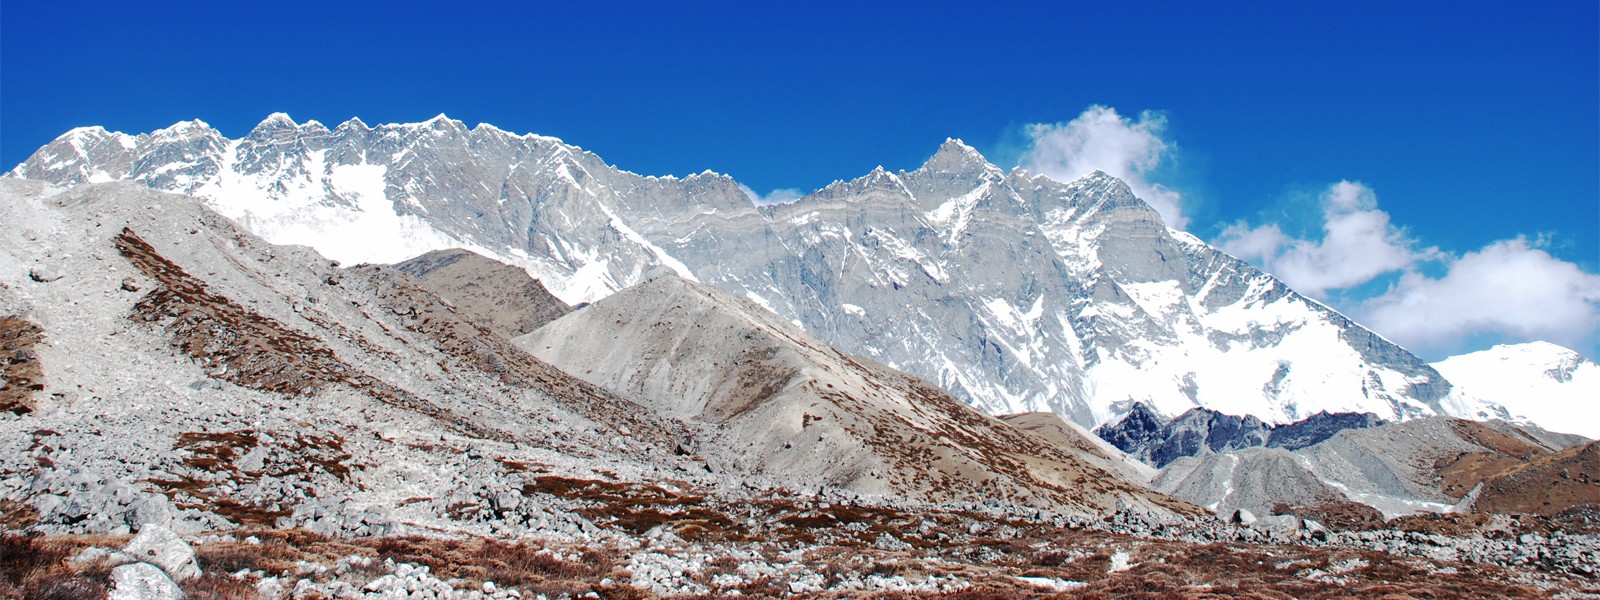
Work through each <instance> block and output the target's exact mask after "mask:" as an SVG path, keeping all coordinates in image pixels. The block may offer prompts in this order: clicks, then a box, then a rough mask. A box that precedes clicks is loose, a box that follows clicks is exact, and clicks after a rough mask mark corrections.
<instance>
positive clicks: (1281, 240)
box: [1217, 181, 1440, 298]
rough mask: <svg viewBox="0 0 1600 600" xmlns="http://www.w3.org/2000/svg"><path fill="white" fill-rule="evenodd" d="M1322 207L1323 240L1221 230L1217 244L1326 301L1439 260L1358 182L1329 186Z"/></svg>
mask: <svg viewBox="0 0 1600 600" xmlns="http://www.w3.org/2000/svg"><path fill="white" fill-rule="evenodd" d="M1320 201H1321V203H1322V217H1323V225H1322V239H1320V240H1301V239H1294V238H1291V237H1290V236H1288V235H1287V234H1285V233H1283V231H1282V230H1281V229H1280V228H1279V227H1278V226H1277V225H1272V224H1269V225H1264V226H1260V227H1255V228H1251V227H1249V226H1246V225H1244V224H1242V223H1241V224H1235V225H1232V226H1229V227H1228V228H1227V229H1225V230H1223V232H1222V236H1221V238H1220V239H1219V240H1218V242H1217V245H1218V246H1220V247H1221V248H1222V249H1223V250H1224V251H1226V252H1228V253H1230V254H1233V255H1235V256H1238V257H1240V258H1243V259H1245V260H1248V261H1251V262H1253V263H1255V264H1256V265H1258V266H1260V267H1261V268H1263V269H1265V270H1266V271H1268V272H1270V273H1272V274H1273V275H1275V276H1277V277H1278V279H1281V280H1283V282H1284V283H1287V284H1289V287H1291V288H1294V289H1295V291H1298V292H1300V293H1303V294H1307V295H1310V296H1314V297H1318V298H1321V297H1325V296H1326V294H1327V293H1328V291H1329V290H1337V289H1345V288H1349V287H1353V286H1358V285H1361V284H1363V283H1366V282H1368V281H1371V280H1372V279H1373V278H1376V277H1378V276H1380V275H1383V274H1386V273H1393V272H1396V271H1403V270H1409V269H1411V268H1412V267H1413V266H1414V265H1416V264H1417V263H1418V262H1421V261H1423V260H1428V259H1433V258H1438V257H1439V256H1440V254H1439V251H1438V250H1436V249H1434V248H1425V249H1419V248H1417V243H1416V242H1415V241H1414V240H1412V239H1410V238H1409V237H1407V236H1406V233H1405V232H1404V231H1403V230H1401V229H1399V228H1397V227H1395V226H1394V225H1392V224H1391V223H1390V222H1389V214H1388V213H1386V212H1383V211H1381V210H1378V198H1377V196H1375V195H1373V193H1372V190H1370V189H1368V188H1367V187H1366V186H1364V185H1362V184H1360V183H1354V182H1349V181H1341V182H1339V183H1336V184H1334V185H1332V186H1330V187H1329V188H1328V190H1327V192H1325V193H1323V194H1322V196H1321V199H1320Z"/></svg>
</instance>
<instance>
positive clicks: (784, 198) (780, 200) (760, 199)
mask: <svg viewBox="0 0 1600 600" xmlns="http://www.w3.org/2000/svg"><path fill="white" fill-rule="evenodd" d="M739 189H741V190H744V195H746V196H749V197H750V201H751V202H753V203H755V205H756V206H765V205H768V204H788V203H790V202H794V201H795V200H799V199H800V198H802V197H804V196H805V193H803V192H801V191H800V190H798V189H795V188H779V189H775V190H772V191H770V192H767V194H766V195H764V196H763V195H761V194H758V193H756V191H755V190H754V189H751V188H750V186H748V185H744V184H742V183H741V184H739Z"/></svg>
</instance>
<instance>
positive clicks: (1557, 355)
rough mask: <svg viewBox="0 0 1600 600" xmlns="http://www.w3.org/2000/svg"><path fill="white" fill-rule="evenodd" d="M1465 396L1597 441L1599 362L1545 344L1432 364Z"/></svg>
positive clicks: (1599, 428)
mask: <svg viewBox="0 0 1600 600" xmlns="http://www.w3.org/2000/svg"><path fill="white" fill-rule="evenodd" d="M1433 366H1434V368H1436V369H1438V370H1439V372H1440V373H1443V374H1444V375H1445V376H1446V377H1449V378H1450V381H1452V382H1454V383H1456V384H1458V385H1460V386H1461V393H1462V394H1463V395H1465V396H1469V397H1476V398H1481V399H1483V400H1485V401H1488V402H1492V403H1495V404H1498V405H1501V406H1504V407H1506V408H1507V410H1510V411H1511V412H1512V413H1513V414H1515V415H1516V416H1518V417H1521V418H1525V419H1527V420H1528V421H1530V422H1532V423H1535V424H1537V425H1539V426H1540V427H1543V428H1545V429H1549V430H1551V431H1561V432H1566V433H1575V434H1578V435H1582V436H1584V437H1587V438H1589V439H1596V438H1600V364H1596V363H1595V362H1594V361H1592V360H1589V359H1587V358H1584V357H1583V356H1582V355H1580V354H1578V353H1577V352H1573V351H1571V350H1568V349H1566V348H1562V347H1560V346H1557V345H1555V344H1550V343H1546V342H1530V343H1526V344H1507V345H1500V346H1495V347H1493V348H1490V349H1488V350H1483V351H1480V352H1473V353H1471V354H1463V355H1461V356H1454V357H1451V358H1448V359H1445V360H1443V361H1440V362H1437V363H1434V364H1433Z"/></svg>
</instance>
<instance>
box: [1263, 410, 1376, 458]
mask: <svg viewBox="0 0 1600 600" xmlns="http://www.w3.org/2000/svg"><path fill="white" fill-rule="evenodd" d="M1383 424H1384V421H1383V419H1379V418H1378V416H1377V415H1374V414H1371V413H1326V412H1319V413H1317V414H1314V415H1311V416H1310V417H1306V419H1305V420H1303V421H1296V422H1294V423H1289V424H1287V425H1278V426H1276V427H1273V428H1272V435H1271V437H1269V438H1267V445H1268V446H1270V447H1273V448H1283V449H1284V450H1299V449H1301V448H1304V447H1306V446H1310V445H1312V444H1316V443H1318V442H1321V441H1322V440H1325V439H1328V438H1330V437H1333V435H1334V434H1336V433H1339V432H1340V431H1344V430H1346V429H1364V428H1367V427H1377V426H1379V425H1383Z"/></svg>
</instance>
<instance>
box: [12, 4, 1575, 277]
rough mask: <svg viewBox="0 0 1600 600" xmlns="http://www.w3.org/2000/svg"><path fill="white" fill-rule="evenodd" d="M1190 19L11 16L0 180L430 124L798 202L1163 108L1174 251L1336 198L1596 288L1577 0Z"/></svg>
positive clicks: (547, 13) (686, 8)
mask: <svg viewBox="0 0 1600 600" xmlns="http://www.w3.org/2000/svg"><path fill="white" fill-rule="evenodd" d="M1206 4H1209V3H1196V2H1106V3H1094V4H1087V3H1069V2H1049V3H1036V4H1012V5H982V4H980V3H973V2H965V3H927V2H916V3H890V4H881V5H876V6H863V5H858V3H765V2H728V3H719V2H686V3H670V4H667V5H634V4H626V3H623V4H601V3H594V2H590V3H576V2H568V3H548V4H547V3H521V2H518V3H492V2H486V3H478V4H472V5H469V6H453V7H444V6H439V5H434V4H432V3H417V2H381V3H380V2H337V1H334V2H316V3H300V2H282V3H230V2H220V3H219V2H140V3H128V2H117V3H109V2H76V3H58V2H31V1H23V0H12V1H8V2H5V3H4V4H3V5H0V162H3V164H4V166H5V168H9V167H10V166H12V165H15V164H16V163H18V162H20V161H22V160H23V159H24V158H26V157H27V155H28V154H29V153H31V152H32V151H33V150H34V149H36V148H37V147H38V146H40V145H42V144H44V143H46V142H48V141H49V140H50V139H52V138H54V137H55V136H56V135H58V134H60V133H61V132H63V131H65V130H67V129H69V128H71V127H75V126H80V125H91V124H99V125H104V126H106V127H107V128H109V129H113V130H120V131H125V132H129V133H137V132H144V131H149V130H152V129H156V128H160V127H164V126H166V125H170V124H172V123H173V122H176V121H179V120H185V119H191V118H199V119H202V120H204V121H207V122H208V123H210V124H212V125H213V126H216V127H218V128H219V129H221V130H222V132H223V133H224V134H227V135H229V136H232V137H237V136H240V135H243V134H244V133H246V132H248V131H249V129H250V128H251V127H252V126H253V125H254V124H255V123H257V122H258V121H260V120H261V119H262V118H263V117H265V116H266V115H267V114H268V113H271V112H274V111H283V112H287V113H289V114H290V115H291V116H293V117H294V118H295V119H296V120H299V121H304V120H306V119H316V120H319V121H322V122H324V123H326V124H328V125H330V126H331V125H334V124H336V123H338V122H341V121H343V120H345V119H347V118H349V117H351V116H359V117H360V118H362V119H363V120H365V121H366V122H368V123H374V124H375V123H383V122H413V121H421V120H424V119H427V118H428V117H431V116H433V115H435V114H437V113H440V112H443V113H447V114H449V115H450V116H451V117H454V118H458V119H461V120H463V121H466V122H467V123H468V125H469V126H470V125H473V124H476V123H478V122H480V121H482V122H489V123H493V124H495V125H497V126H499V127H501V128H503V129H507V130H511V131H516V132H536V133H541V134H545V135H554V136H557V137H561V138H563V139H565V140H566V141H568V142H571V143H574V144H577V145H580V146H583V147H584V148H586V149H589V150H592V151H594V152H596V153H598V154H599V155H600V156H602V157H604V158H605V159H606V160H607V161H609V162H611V163H613V164H616V165H618V166H620V167H622V168H625V169H628V170H631V171H635V172H640V173H646V174H680V175H681V174H686V173H692V172H698V171H701V170H704V169H711V170H715V171H719V172H723V173H728V174H730V175H733V176H734V177H735V178H737V179H738V180H739V181H741V182H743V183H745V184H746V185H749V186H751V187H753V188H755V189H757V190H761V191H763V192H764V191H766V190H769V189H773V188H789V187H793V188H802V189H805V190H809V189H813V188H816V187H819V186H822V185H825V184H827V183H828V182H830V181H832V180H835V179H848V178H853V177H857V176H860V175H862V174H865V173H866V172H868V171H869V170H870V169H872V168H873V167H874V166H877V165H880V164H881V165H883V166H885V167H887V168H890V169H911V168H914V167H916V166H917V165H918V164H919V163H920V162H921V161H922V160H924V159H925V158H927V157H928V156H929V155H930V154H931V153H932V152H933V151H934V149H935V148H936V147H937V145H938V144H939V143H940V142H941V141H943V140H944V139H945V138H946V137H959V138H964V139H966V140H967V141H968V142H970V143H972V144H973V145H975V146H977V147H978V148H979V149H980V150H983V151H985V152H986V153H988V154H990V155H991V157H995V158H1000V159H1004V158H1005V157H1007V156H1011V155H1014V152H1015V148H1014V146H1012V144H1013V143H1014V142H1015V141H1016V140H1017V139H1019V138H1020V135H1019V131H1020V129H1021V127H1022V126H1023V125H1024V124H1026V123H1034V122H1058V121H1066V120H1070V119H1072V118H1073V117H1075V116H1077V115H1078V114H1079V113H1080V112H1081V111H1082V110H1084V108H1086V107H1087V106H1089V105H1091V104H1103V105H1108V106H1112V107H1115V108H1117V109H1118V110H1120V111H1121V112H1122V113H1123V114H1124V115H1133V114H1136V113H1138V112H1139V111H1141V110H1145V109H1153V110H1159V111H1164V112H1165V114H1166V116H1167V118H1168V122H1169V127H1168V129H1167V134H1166V137H1167V138H1168V139H1169V140H1173V141H1175V142H1176V144H1177V145H1178V146H1179V148H1180V152H1179V153H1178V154H1177V155H1176V161H1177V162H1175V163H1173V164H1169V165H1168V168H1167V169H1166V170H1165V171H1164V173H1163V174H1164V175H1165V179H1164V182H1165V183H1167V184H1168V185H1170V186H1172V187H1175V188H1177V189H1179V190H1181V191H1183V192H1184V193H1185V196H1186V198H1188V203H1189V208H1188V210H1187V212H1188V213H1189V214H1191V215H1192V216H1193V217H1194V223H1193V224H1192V225H1191V227H1190V229H1191V231H1194V232H1195V233H1197V234H1198V235H1200V236H1201V237H1206V238H1210V237H1213V236H1214V235H1215V234H1216V233H1217V231H1219V230H1220V227H1221V226H1222V225H1223V224H1225V223H1229V222H1234V221H1237V220H1239V219H1245V218H1249V219H1257V220H1259V219H1261V218H1262V217H1263V215H1269V216H1271V218H1273V219H1274V220H1285V219H1286V220H1287V222H1290V223H1291V224H1292V223H1293V222H1294V219H1295V218H1297V217H1300V216H1304V215H1302V214H1299V213H1303V212H1305V211H1306V210H1307V208H1306V207H1305V206H1303V205H1295V204H1293V203H1292V202H1291V200H1292V199H1293V198H1295V197H1303V196H1304V194H1303V193H1302V194H1297V193H1298V192H1304V191H1305V190H1314V189H1321V188H1324V187H1326V186H1327V185H1328V184H1330V183H1333V182H1335V181H1338V180H1340V179H1351V180H1359V181H1361V182H1364V183H1366V184H1367V185H1369V186H1371V187H1372V188H1373V189H1374V190H1375V191H1376V192H1377V194H1378V197H1379V200H1380V202H1381V204H1382V207H1383V208H1385V209H1386V210H1388V211H1389V212H1390V213H1391V214H1392V215H1393V218H1394V221H1395V222H1396V223H1398V224H1400V225H1403V226H1405V227H1407V228H1409V230H1410V231H1411V233H1412V234H1413V235H1414V236H1416V237H1417V238H1419V239H1420V240H1422V241H1423V242H1424V243H1426V244H1429V245H1438V246H1440V247H1441V248H1443V249H1445V250H1447V251H1452V252H1457V253H1459V252H1465V251H1471V250H1476V249H1478V248H1480V247H1482V246H1483V245H1484V244H1486V243H1489V242H1491V241H1493V240H1498V239H1505V238H1509V237H1513V236H1516V235H1519V234H1526V235H1529V236H1539V235H1545V236H1549V239H1550V240H1551V241H1550V247H1549V248H1550V251H1551V252H1552V253H1553V254H1555V255H1556V256H1558V257H1560V258H1562V259H1565V260H1569V261H1573V262H1576V263H1578V264H1579V265H1580V266H1581V267H1583V268H1584V269H1585V270H1586V271H1589V272H1595V271H1600V41H1597V39H1600V33H1597V31H1600V12H1597V11H1600V9H1597V5H1600V3H1597V2H1594V1H1593V0H1575V1H1574V0H1557V1H1553V2H1541V3H1516V2H1473V1H1465V2H1463V1H1451V2H1433V1H1425V2H1374V3H1353V2H1326V3H1308V2H1277V1H1274V2H1237V3H1228V5H1227V6H1206ZM1003 166H1007V167H1009V166H1011V165H1010V164H1004V165H1003Z"/></svg>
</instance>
